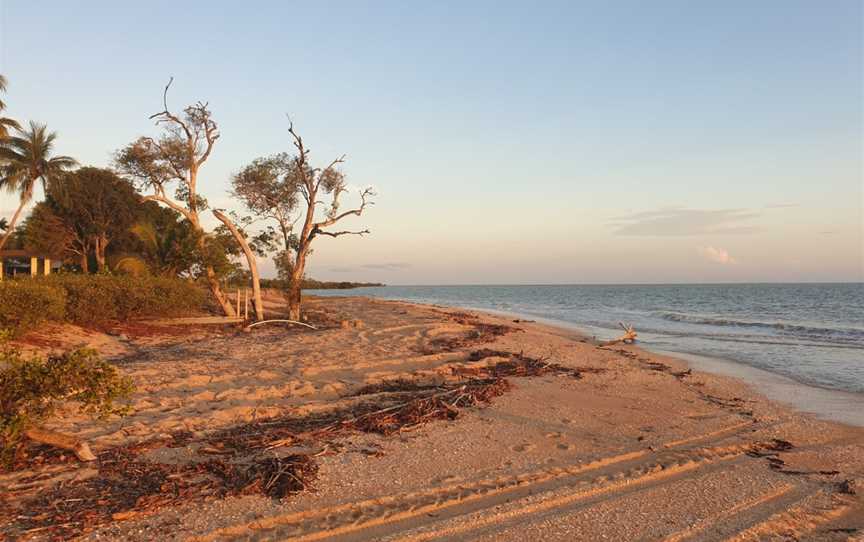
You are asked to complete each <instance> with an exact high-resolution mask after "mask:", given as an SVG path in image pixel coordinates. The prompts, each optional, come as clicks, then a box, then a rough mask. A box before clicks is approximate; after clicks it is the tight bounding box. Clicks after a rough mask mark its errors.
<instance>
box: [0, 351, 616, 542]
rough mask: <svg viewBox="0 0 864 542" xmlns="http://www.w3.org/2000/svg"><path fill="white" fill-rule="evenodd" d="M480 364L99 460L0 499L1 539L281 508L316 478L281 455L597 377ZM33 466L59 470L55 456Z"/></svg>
mask: <svg viewBox="0 0 864 542" xmlns="http://www.w3.org/2000/svg"><path fill="white" fill-rule="evenodd" d="M486 358H503V359H502V360H500V361H498V362H497V363H494V364H489V365H487V366H485V367H479V368H476V369H477V371H476V373H473V374H470V375H469V374H467V373H466V374H457V375H454V376H457V377H458V378H451V379H448V380H447V381H445V382H443V383H440V384H432V383H421V382H416V381H412V380H407V379H400V380H395V381H389V382H383V383H380V384H372V385H368V386H365V387H363V388H360V389H359V390H358V391H356V392H355V393H354V394H353V396H355V397H366V396H368V397H369V398H370V400H366V401H362V402H360V403H358V404H355V405H353V406H352V407H350V408H344V409H339V410H333V411H328V412H321V413H315V414H310V415H307V416H300V417H298V416H291V415H284V416H277V417H273V418H267V419H261V420H256V421H253V422H249V423H243V424H238V425H235V426H232V427H228V428H225V429H220V430H217V431H213V432H211V433H208V434H206V435H195V434H193V433H191V432H189V431H177V432H175V433H172V434H171V435H170V438H169V437H165V438H161V439H155V440H153V441H150V442H144V443H138V444H133V445H127V446H122V447H117V448H112V449H110V450H106V451H104V452H102V453H100V454H98V458H97V461H96V462H95V465H94V468H96V469H98V474H96V475H94V476H92V477H90V478H88V479H85V480H78V481H72V482H66V483H63V484H56V485H55V486H53V487H52V488H50V489H49V490H47V491H42V492H41V493H39V494H38V495H36V496H35V497H33V498H30V499H25V500H24V501H23V502H21V501H18V502H16V503H15V504H14V505H13V504H12V502H11V501H9V500H6V499H0V524H3V525H4V526H5V527H4V528H3V531H0V533H5V534H7V535H9V536H12V537H13V538H14V537H21V536H25V535H27V534H32V533H36V532H39V533H40V534H41V535H43V536H44V535H47V536H49V537H51V538H54V539H68V538H72V537H75V536H80V535H81V534H84V533H86V532H89V531H91V530H93V529H94V528H96V527H98V526H100V525H104V524H106V523H109V522H112V521H120V520H126V519H132V518H137V517H141V516H143V515H147V514H151V513H154V512H157V511H159V510H161V509H164V508H166V507H175V506H180V505H184V504H189V503H191V502H200V501H204V500H207V499H212V498H224V497H228V496H232V495H256V494H257V495H264V496H268V497H271V498H283V497H286V496H289V495H291V494H293V493H296V492H298V491H302V490H304V489H306V488H308V487H310V485H311V484H312V482H313V481H314V479H315V476H316V473H317V464H316V461H315V457H314V456H315V455H318V454H316V453H312V452H309V453H292V454H290V455H283V454H280V449H282V450H285V447H286V446H292V447H294V446H298V447H299V446H301V445H306V446H307V447H314V446H315V445H319V447H320V445H321V444H323V445H324V449H325V450H327V449H329V448H328V446H329V444H328V442H329V441H331V440H332V439H333V438H334V437H338V436H340V435H343V434H348V433H351V432H367V433H376V434H380V435H391V434H394V433H398V432H402V431H407V430H410V429H413V428H416V427H419V426H421V425H423V424H426V423H428V422H430V421H433V420H453V419H455V418H457V417H458V416H459V415H460V410H461V409H464V408H467V407H473V406H480V405H484V404H487V403H489V402H490V401H492V400H493V399H494V398H495V397H498V396H500V395H502V394H504V393H505V392H507V391H508V390H509V389H510V388H511V384H510V383H509V381H508V380H507V379H506V378H505V377H511V376H513V377H517V376H540V375H550V374H552V375H565V376H571V377H575V378H579V377H580V376H581V374H582V373H584V372H586V371H591V372H597V371H599V370H598V369H591V368H568V367H564V366H561V365H557V364H553V363H548V362H547V361H545V360H540V359H535V358H531V357H528V356H525V355H523V354H521V353H520V354H514V353H509V352H503V351H497V350H489V349H482V350H476V351H474V352H472V353H471V354H470V356H469V359H471V360H473V361H479V360H483V359H486ZM466 377H467V378H466ZM373 397H374V399H373ZM335 445H336V444H334V446H335ZM165 448H173V449H176V448H185V449H186V450H189V455H188V457H186V459H187V460H186V461H179V462H178V461H172V462H164V461H160V460H159V459H158V458H157V457H158V454H155V453H153V452H154V451H158V450H160V449H165ZM36 457H37V458H41V460H42V461H43V462H44V461H47V462H49V463H53V462H55V461H60V459H58V456H56V455H49V456H44V455H43V454H40V455H37V456H36ZM60 457H61V458H62V456H60ZM36 463H37V464H38V462H36ZM30 466H34V464H33V463H31V465H30Z"/></svg>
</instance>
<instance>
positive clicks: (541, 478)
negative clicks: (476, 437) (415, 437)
mask: <svg viewBox="0 0 864 542" xmlns="http://www.w3.org/2000/svg"><path fill="white" fill-rule="evenodd" d="M770 445H771V442H757V443H754V442H738V443H732V444H726V445H718V446H712V447H703V448H691V449H685V450H677V451H676V450H668V449H667V450H661V451H657V452H651V451H649V450H640V451H635V452H630V453H626V454H621V455H617V456H610V457H604V458H600V459H596V460H594V461H590V462H587V463H581V464H574V465H570V466H564V467H552V468H547V469H540V470H535V471H530V472H524V473H519V474H512V475H504V476H499V477H497V478H489V479H483V480H478V481H474V482H470V483H463V484H454V485H448V486H441V487H436V488H431V489H428V490H423V491H418V492H413V493H408V494H402V495H388V496H384V497H379V498H374V499H368V500H364V501H359V502H354V503H348V504H343V505H337V506H334V507H330V508H325V509H316V510H309V511H304V512H296V513H289V514H281V515H276V516H270V517H266V518H262V519H260V520H257V521H255V522H252V523H246V524H242V525H235V526H231V527H226V528H222V529H217V530H215V531H213V532H211V533H209V534H207V535H204V536H201V537H197V538H194V539H193V540H196V541H199V542H210V541H217V540H238V539H239V540H243V539H255V538H259V537H262V538H267V539H280V540H285V539H291V540H298V541H300V540H304V541H311V540H322V539H327V538H335V537H342V536H346V535H354V537H356V538H364V535H366V534H367V531H371V530H374V531H375V533H374V537H375V538H379V537H381V536H385V535H387V534H391V535H392V534H397V533H398V532H399V531H400V530H402V529H401V528H400V525H398V523H400V522H403V521H405V520H414V523H413V524H412V527H418V526H421V525H422V524H424V523H434V522H438V521H442V520H444V519H449V518H454V517H459V516H463V515H465V514H468V513H471V512H475V511H478V510H483V509H489V508H491V507H494V506H496V505H499V504H501V503H504V502H506V501H512V500H514V499H519V498H523V497H525V496H528V495H532V494H534V495H536V494H538V493H545V492H549V491H553V490H558V489H561V488H568V489H569V490H571V491H568V492H567V493H566V494H564V495H562V496H558V497H555V498H553V499H548V500H542V501H539V502H538V503H536V504H533V505H532V507H531V508H530V509H525V510H524V512H523V513H524V514H525V515H529V514H536V513H539V512H542V511H544V510H550V509H554V508H559V507H562V506H566V505H570V504H573V503H576V502H578V501H580V500H584V499H588V498H591V497H596V496H599V495H604V494H611V493H615V492H619V491H622V490H624V489H625V488H629V487H633V486H635V485H645V484H650V483H661V482H663V481H664V480H666V479H672V478H673V477H676V476H678V475H682V474H685V473H688V472H689V471H694V470H696V469H700V468H703V467H707V466H711V465H716V464H719V463H722V462H726V461H730V460H733V459H736V458H740V457H741V456H744V455H745V454H747V453H748V452H751V451H753V450H754V449H758V448H759V447H764V446H770ZM614 467H618V468H614ZM622 467H623V468H622ZM430 513H432V514H434V516H431V517H430V516H429V514H430ZM388 531H389V532H388ZM368 534H369V535H372V533H371V532H369V533H368ZM421 539H422V538H421Z"/></svg>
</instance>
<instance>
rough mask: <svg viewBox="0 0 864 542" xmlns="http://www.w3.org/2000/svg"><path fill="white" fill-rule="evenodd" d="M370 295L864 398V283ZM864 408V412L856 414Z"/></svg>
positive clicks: (464, 289)
mask: <svg viewBox="0 0 864 542" xmlns="http://www.w3.org/2000/svg"><path fill="white" fill-rule="evenodd" d="M308 293H310V294H315V295H337V296H338V295H364V296H370V297H379V298H385V299H401V300H406V301H416V302H421V303H434V304H440V305H447V306H453V307H464V308H473V309H485V310H492V311H500V312H506V313H511V314H517V315H523V316H527V317H532V318H537V319H543V320H547V321H552V322H553V323H560V324H565V325H569V326H570V327H573V328H576V329H579V330H582V331H583V332H587V333H588V334H590V335H594V336H596V337H597V338H599V339H611V338H614V337H617V336H619V335H620V331H621V330H620V328H619V327H618V322H625V323H630V324H633V326H634V327H635V328H636V330H637V332H638V333H639V339H640V341H641V345H642V346H643V347H645V348H647V349H648V350H656V351H664V352H678V353H683V354H695V355H698V356H705V357H709V358H717V359H721V360H729V361H733V362H737V363H740V364H744V365H748V366H750V367H754V368H756V369H760V370H762V371H767V372H769V373H773V374H776V375H782V376H784V377H788V378H790V379H792V380H794V381H797V382H800V383H802V384H807V385H810V386H816V387H820V388H827V389H833V390H843V391H846V392H853V393H855V394H864V284H862V283H850V284H706V285H611V286H603V285H576V286H564V285H562V286H558V285H550V286H386V287H380V288H358V289H356V290H351V291H348V292H346V291H344V290H343V291H334V290H310V291H308ZM856 408H857V407H856Z"/></svg>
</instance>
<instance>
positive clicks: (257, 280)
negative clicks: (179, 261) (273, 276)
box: [213, 210, 264, 322]
mask: <svg viewBox="0 0 864 542" xmlns="http://www.w3.org/2000/svg"><path fill="white" fill-rule="evenodd" d="M213 216H215V217H216V218H218V219H219V221H221V222H222V223H223V224H225V227H226V228H228V230H229V231H230V232H231V234H232V235H233V236H234V239H235V240H236V241H237V244H238V245H240V248H241V249H243V254H245V255H246V262H247V263H248V264H249V272H250V273H251V274H252V298H253V300H254V305H255V319H256V320H258V321H259V322H260V321H262V320H264V304H263V303H262V302H261V277H260V276H259V275H258V263H257V262H256V261H255V254H253V253H252V249H251V248H249V243H248V242H247V241H246V238H245V237H244V236H243V234H241V233H240V232H239V231H238V230H237V227H236V226H234V223H233V222H232V221H231V220H230V219H229V218H228V217H227V216H225V215H224V214H222V213H220V212H219V211H215V210H214V211H213ZM238 316H239V314H238Z"/></svg>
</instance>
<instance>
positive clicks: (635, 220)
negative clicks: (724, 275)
mask: <svg viewBox="0 0 864 542" xmlns="http://www.w3.org/2000/svg"><path fill="white" fill-rule="evenodd" d="M758 216H759V213H755V212H753V211H749V210H747V209H686V208H683V207H669V208H666V209H659V210H656V211H643V212H639V213H633V214H630V215H625V216H621V217H618V218H617V219H615V220H614V221H613V222H612V227H613V228H615V231H614V233H615V234H616V235H644V236H686V235H729V234H748V233H754V232H756V231H758V228H756V227H754V226H751V225H748V224H746V222H747V221H749V220H752V219H753V218H756V217H758ZM742 222H743V224H742Z"/></svg>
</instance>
